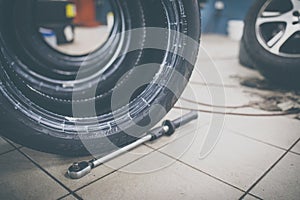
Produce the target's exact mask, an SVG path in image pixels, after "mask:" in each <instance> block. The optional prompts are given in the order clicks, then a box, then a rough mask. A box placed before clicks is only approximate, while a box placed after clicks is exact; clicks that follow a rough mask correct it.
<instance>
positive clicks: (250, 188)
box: [239, 138, 300, 200]
mask: <svg viewBox="0 0 300 200" xmlns="http://www.w3.org/2000/svg"><path fill="white" fill-rule="evenodd" d="M299 141H300V138H298V139H297V140H296V142H294V143H293V144H292V146H290V148H289V149H288V150H287V151H286V152H284V153H283V154H282V155H281V156H280V158H278V159H277V160H276V162H275V163H273V165H271V167H269V169H267V171H265V172H264V173H263V175H262V176H261V177H259V178H258V179H257V180H256V181H255V182H254V183H253V184H252V185H251V186H250V187H249V188H248V190H247V191H246V192H245V193H244V194H243V195H242V196H241V197H240V198H239V199H240V200H242V199H244V198H245V196H246V195H247V194H249V193H250V191H251V190H252V189H253V188H254V187H255V186H256V185H257V184H258V183H259V182H260V181H261V180H262V179H263V178H264V177H265V176H266V175H267V174H268V173H269V172H270V171H271V170H272V169H273V168H274V167H275V166H276V165H277V164H278V163H279V162H280V161H281V160H282V159H283V158H284V157H285V156H286V155H287V154H288V153H289V152H290V151H291V149H292V148H294V146H295V145H296V144H297V143H298V142H299Z"/></svg>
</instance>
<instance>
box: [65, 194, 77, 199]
mask: <svg viewBox="0 0 300 200" xmlns="http://www.w3.org/2000/svg"><path fill="white" fill-rule="evenodd" d="M61 200H77V198H75V197H74V196H73V195H71V194H70V195H68V196H66V197H64V198H62V199H61Z"/></svg>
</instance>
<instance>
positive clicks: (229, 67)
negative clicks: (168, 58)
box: [0, 35, 300, 200]
mask: <svg viewBox="0 0 300 200" xmlns="http://www.w3.org/2000/svg"><path fill="white" fill-rule="evenodd" d="M237 52H238V43H237V42H235V41H231V40H229V39H228V38H226V37H221V36H214V35H206V36H203V38H202V49H201V53H200V56H199V60H198V62H197V66H196V69H197V70H196V71H195V73H194V74H193V77H192V81H191V83H190V85H189V86H190V88H191V89H192V90H193V92H194V96H195V99H196V100H197V101H201V102H202V103H206V104H214V103H216V104H214V105H219V104H218V103H219V102H221V103H222V100H221V101H219V99H223V98H224V104H225V105H226V106H227V108H223V109H222V108H216V109H215V110H214V111H223V112H224V111H225V112H235V113H244V114H270V112H268V111H264V110H261V109H259V107H257V106H249V104H251V105H258V104H259V103H261V102H264V101H265V99H263V98H262V97H263V95H264V94H266V93H268V94H269V93H271V94H272V95H274V94H275V95H276V94H277V91H275V92H274V91H267V90H259V89H255V88H248V87H245V86H242V85H241V84H240V83H241V81H243V80H245V79H249V78H257V79H260V78H261V76H260V75H259V74H258V73H257V72H256V71H254V70H250V69H247V68H244V67H242V66H240V65H239V63H238V60H237ZM212 69H214V70H216V71H217V72H219V75H220V77H219V78H221V80H222V81H223V83H224V84H220V82H219V81H218V77H217V78H216V79H215V77H214V76H215V74H212V72H213V71H212ZM210 76H211V77H210ZM203 77H205V78H203ZM205 79H206V80H205ZM214 91H216V93H217V95H214V94H213V93H214ZM222 93H224V96H222ZM183 97H185V98H191V95H189V91H187V92H185V94H184V95H183ZM215 98H218V99H215ZM253 102H254V104H253ZM224 104H223V105H224ZM177 106H182V107H189V108H191V107H193V108H198V109H202V110H207V111H210V110H213V109H212V108H210V107H207V106H204V105H198V106H196V105H195V104H193V103H188V102H185V101H183V100H181V101H180V102H179V103H178V104H177ZM228 106H229V107H228ZM184 112H186V111H184V110H180V109H173V110H172V111H171V112H170V113H169V114H168V116H167V118H175V117H177V116H178V115H180V114H182V113H184ZM293 117H294V116H272V117H270V116H269V117H250V116H232V115H220V114H219V115H217V114H209V113H205V112H200V117H199V119H198V121H197V122H194V123H192V124H189V125H187V126H186V127H185V128H182V129H180V130H179V131H178V132H176V134H175V135H173V136H172V137H170V138H162V139H161V140H159V141H156V142H151V143H147V144H145V145H143V146H141V147H139V148H137V149H135V150H133V151H131V152H128V153H127V154H125V155H123V156H121V157H119V158H117V159H115V160H113V161H111V162H109V163H107V164H106V165H103V166H101V167H99V168H97V169H95V170H94V171H93V172H92V173H91V174H89V175H88V176H86V177H84V178H82V179H81V180H70V179H69V178H68V177H66V175H65V173H66V170H67V168H68V166H69V165H70V164H71V163H72V162H74V161H81V160H86V159H89V157H88V158H66V157H61V156H56V155H50V154H46V153H41V152H36V151H33V150H30V149H27V148H25V147H21V146H16V145H15V144H14V143H11V142H10V141H6V140H5V139H0V166H1V180H0V185H1V189H0V199H64V200H69V199H105V200H108V199H239V198H241V199H246V200H253V199H299V196H300V187H299V186H300V184H299V182H300V176H299V170H300V143H299V142H298V143H297V141H299V138H300V121H299V120H296V119H294V118H293ZM218 133H220V134H218ZM209 139H211V141H210V140H209ZM207 141H208V142H207ZM206 142H207V143H206ZM210 142H212V143H210ZM296 143H297V144H296ZM211 147H214V148H211ZM204 150H206V151H207V150H210V151H208V152H210V153H209V154H208V155H206V156H203V155H204V154H203V155H202V153H203V152H204ZM201 155H202V156H201Z"/></svg>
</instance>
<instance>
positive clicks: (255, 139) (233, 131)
mask: <svg viewBox="0 0 300 200" xmlns="http://www.w3.org/2000/svg"><path fill="white" fill-rule="evenodd" d="M226 129H227V130H229V131H231V132H232V133H233V134H235V135H239V136H243V137H245V138H248V139H250V140H254V141H256V142H260V143H263V144H266V145H268V146H272V147H274V148H277V149H280V150H283V151H287V150H288V149H286V148H283V147H280V146H277V145H275V144H271V143H268V142H265V141H263V140H260V139H257V138H254V137H250V136H248V135H245V134H243V133H240V132H238V131H235V130H233V129H229V128H226Z"/></svg>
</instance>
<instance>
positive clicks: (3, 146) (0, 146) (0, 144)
mask: <svg viewBox="0 0 300 200" xmlns="http://www.w3.org/2000/svg"><path fill="white" fill-rule="evenodd" d="M13 149H14V147H13V146H11V145H10V144H9V143H8V142H6V141H5V140H4V139H3V138H1V137H0V154H1V153H5V152H7V151H10V150H13Z"/></svg>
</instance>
